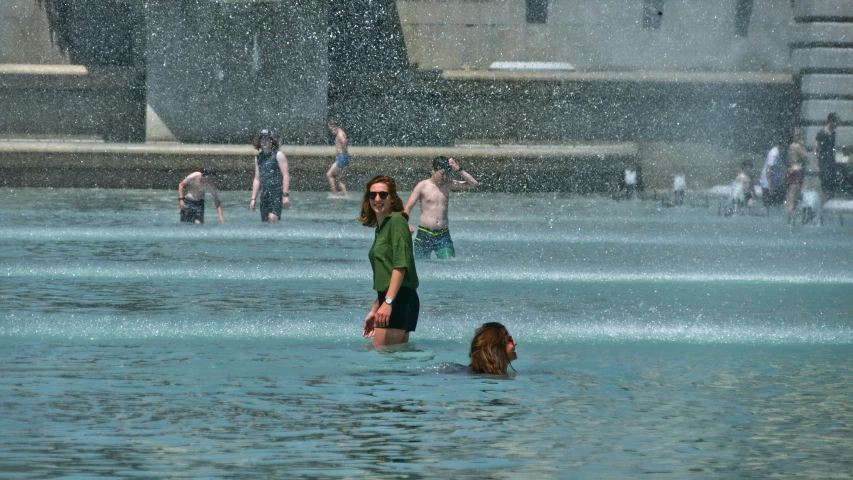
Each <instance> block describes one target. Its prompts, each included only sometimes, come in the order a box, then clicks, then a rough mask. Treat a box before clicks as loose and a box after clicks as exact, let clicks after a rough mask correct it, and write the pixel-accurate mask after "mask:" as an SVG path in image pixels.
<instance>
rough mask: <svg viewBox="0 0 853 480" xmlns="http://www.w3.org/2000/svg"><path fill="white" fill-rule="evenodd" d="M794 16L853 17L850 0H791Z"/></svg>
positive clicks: (806, 17)
mask: <svg viewBox="0 0 853 480" xmlns="http://www.w3.org/2000/svg"><path fill="white" fill-rule="evenodd" d="M792 5H793V8H794V18H796V19H810V18H853V2H851V1H850V0H797V1H795V2H792Z"/></svg>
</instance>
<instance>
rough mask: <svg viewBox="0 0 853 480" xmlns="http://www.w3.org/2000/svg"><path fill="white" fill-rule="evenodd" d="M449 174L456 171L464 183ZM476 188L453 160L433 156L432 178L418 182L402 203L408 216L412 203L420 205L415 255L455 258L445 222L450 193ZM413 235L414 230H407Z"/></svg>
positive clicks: (475, 182)
mask: <svg viewBox="0 0 853 480" xmlns="http://www.w3.org/2000/svg"><path fill="white" fill-rule="evenodd" d="M451 172H459V174H460V175H461V176H462V178H463V179H464V180H452V179H451V178H450V173H451ZM477 185H479V183H478V182H477V180H476V179H474V177H473V176H471V174H470V173H468V172H466V171H465V170H462V169H461V168H460V167H459V164H457V163H456V160H454V159H453V158H447V157H436V158H434V159H433V161H432V176H430V177H429V178H428V179H426V180H423V181H421V182H420V183H418V184H417V185H416V186H415V188H414V190H412V193H411V195H409V199H408V200H407V201H406V207H405V209H404V211H405V212H406V215H410V214H411V213H412V209H413V208H414V207H415V204H416V203H418V202H420V204H421V218H420V220H419V221H418V234H417V236H416V237H415V256H416V257H417V258H419V259H426V258H429V257H430V254H431V253H432V252H433V251H434V252H435V256H436V258H439V259H446V258H452V257H454V256H456V250H455V249H454V248H453V239H451V238H450V229H449V227H448V223H449V222H448V220H447V205H448V202H449V200H450V192H451V191H454V190H456V191H458V190H467V189H471V188H474V187H476V186H477ZM410 229H411V231H412V233H414V230H415V229H414V227H410Z"/></svg>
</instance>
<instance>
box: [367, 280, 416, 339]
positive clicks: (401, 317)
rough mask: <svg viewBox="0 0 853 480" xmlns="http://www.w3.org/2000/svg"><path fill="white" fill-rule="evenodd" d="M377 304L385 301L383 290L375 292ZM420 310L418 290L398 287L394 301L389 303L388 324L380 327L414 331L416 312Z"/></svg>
mask: <svg viewBox="0 0 853 480" xmlns="http://www.w3.org/2000/svg"><path fill="white" fill-rule="evenodd" d="M376 297H377V298H378V299H379V305H380V306H381V305H382V304H383V303H385V292H376ZM420 310H421V300H420V299H419V298H418V292H416V291H415V290H413V289H411V288H408V287H400V290H399V291H398V292H397V296H396V297H394V303H393V304H391V318H390V319H388V326H387V327H381V328H396V329H399V330H405V331H407V332H414V331H415V328H416V327H417V326H418V313H419V312H420Z"/></svg>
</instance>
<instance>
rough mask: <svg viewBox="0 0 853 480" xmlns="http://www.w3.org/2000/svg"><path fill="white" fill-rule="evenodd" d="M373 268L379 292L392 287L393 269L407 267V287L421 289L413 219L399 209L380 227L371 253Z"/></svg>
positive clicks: (374, 281)
mask: <svg viewBox="0 0 853 480" xmlns="http://www.w3.org/2000/svg"><path fill="white" fill-rule="evenodd" d="M367 256H368V258H370V266H371V267H373V289H374V290H376V291H377V292H384V291H386V290H388V286H389V285H390V284H391V271H392V270H394V269H395V268H405V269H406V275H405V276H404V277H403V284H402V285H401V286H403V287H409V288H411V289H417V288H418V272H417V271H416V270H415V254H414V251H413V248H412V234H411V232H409V222H407V221H406V217H404V216H403V215H402V214H400V213H399V212H395V213H392V214H391V215H390V216H388V218H386V219H385V220H384V221H383V222H382V225H379V226H378V227H376V238H374V239H373V246H372V247H370V252H369V253H368V254H367Z"/></svg>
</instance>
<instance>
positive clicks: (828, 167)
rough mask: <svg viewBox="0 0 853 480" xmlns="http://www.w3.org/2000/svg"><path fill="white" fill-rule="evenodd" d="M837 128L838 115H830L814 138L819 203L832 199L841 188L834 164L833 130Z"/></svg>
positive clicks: (839, 177)
mask: <svg viewBox="0 0 853 480" xmlns="http://www.w3.org/2000/svg"><path fill="white" fill-rule="evenodd" d="M836 127H838V114H837V113H835V112H832V113H830V114H829V115H827V117H826V125H824V127H823V128H822V129H820V131H819V132H817V135H816V136H815V142H816V144H815V148H814V153H815V156H817V167H818V169H819V170H820V189H821V192H822V193H821V196H822V197H823V198H822V199H821V203H826V201H827V200H830V199H832V198H833V197H834V196H835V195H836V194H837V193H838V189H839V188H840V187H841V174H840V172H839V171H838V164H836V163H835V129H836Z"/></svg>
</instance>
